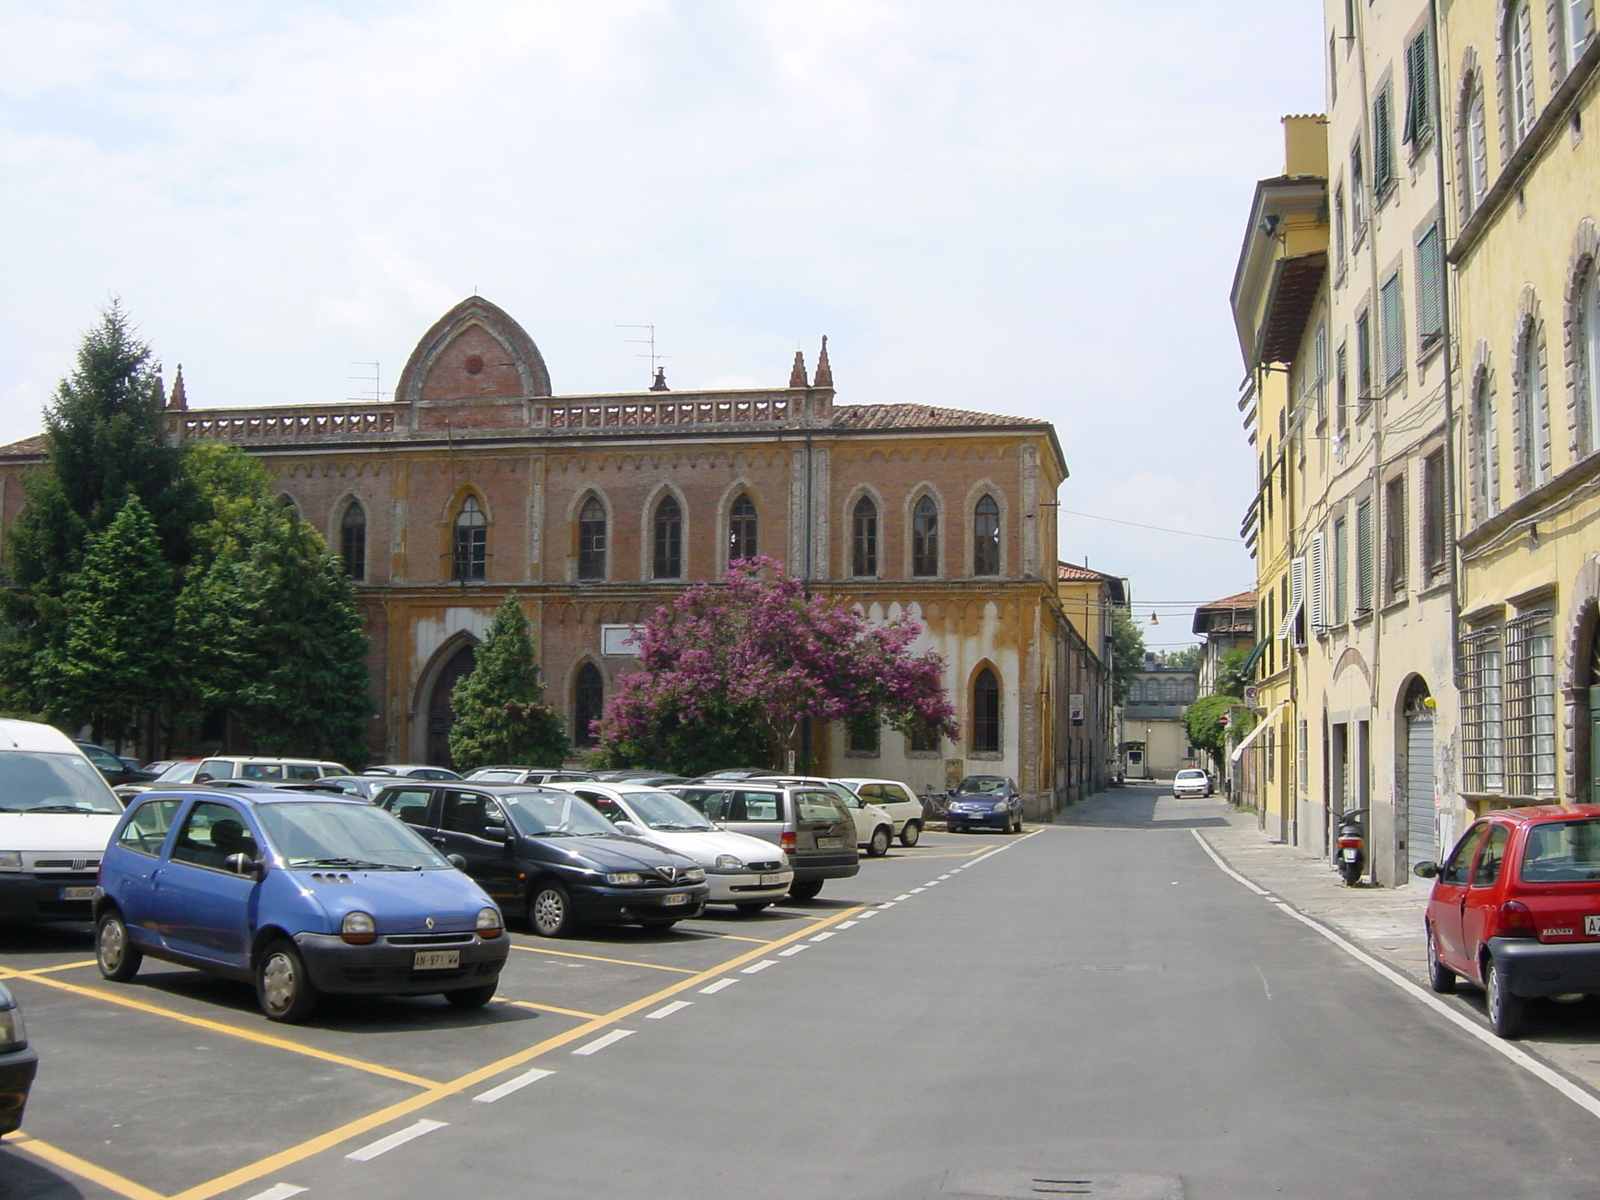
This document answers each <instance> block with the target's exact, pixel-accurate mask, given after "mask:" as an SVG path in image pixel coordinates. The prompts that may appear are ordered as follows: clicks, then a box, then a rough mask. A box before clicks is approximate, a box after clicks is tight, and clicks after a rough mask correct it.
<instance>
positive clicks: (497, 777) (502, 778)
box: [467, 768, 522, 783]
mask: <svg viewBox="0 0 1600 1200" xmlns="http://www.w3.org/2000/svg"><path fill="white" fill-rule="evenodd" d="M521 776H522V772H521V771H513V770H511V769H510V768H505V769H502V770H493V771H491V770H489V769H487V768H486V769H484V770H482V771H474V772H473V773H472V774H471V775H468V776H467V778H468V779H475V780H477V781H478V782H479V783H515V782H516V781H517V780H518V779H519V778H521Z"/></svg>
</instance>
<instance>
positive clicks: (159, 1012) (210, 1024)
mask: <svg viewBox="0 0 1600 1200" xmlns="http://www.w3.org/2000/svg"><path fill="white" fill-rule="evenodd" d="M9 974H10V975H11V976H13V977H15V976H16V975H17V974H18V972H14V971H13V972H9ZM25 978H27V979H28V980H29V981H30V982H32V983H37V984H40V985H41V986H43V987H53V988H57V989H59V990H61V991H63V992H72V993H74V994H76V995H79V996H88V997H89V998H90V999H92V1000H104V1001H106V1002H107V1003H109V1004H120V1005H122V1006H123V1007H124V1008H131V1009H135V1010H136V1011H138V1012H146V1013H151V1014H153V1015H155V1016H158V1017H166V1018H168V1019H169V1020H173V1021H180V1022H182V1023H183V1024H185V1025H193V1026H195V1027H196V1028H198V1029H208V1030H210V1031H212V1032H213V1033H224V1034H227V1035H228V1036H229V1037H236V1038H239V1039H241V1040H243V1041H246V1042H255V1043H256V1044H257V1045H261V1046H271V1047H273V1049H275V1050H288V1051H290V1052H291V1053H294V1054H304V1055H305V1056H306V1057H307V1058H319V1059H321V1060H322V1061H323V1062H331V1063H337V1064H338V1065H339V1066H341V1067H350V1068H352V1069H354V1070H357V1071H366V1072H367V1073H368V1074H371V1075H381V1076H383V1078H385V1079H393V1080H397V1081H398V1082H400V1083H406V1084H410V1085H411V1086H412V1087H420V1088H432V1087H438V1086H439V1082H438V1080H436V1079H425V1078H423V1077H422V1076H421V1075H411V1074H408V1073H407V1072H405V1071H396V1070H394V1069H393V1068H392V1067H385V1066H380V1065H379V1064H378V1063H370V1062H363V1061H362V1060H361V1059H359V1058H348V1057H346V1056H345V1055H343V1054H334V1053H333V1052H332V1051H330V1050H318V1049H317V1048H316V1047H314V1046H307V1045H303V1044H302V1043H300V1042H291V1041H290V1040H289V1039H287V1038H280V1037H273V1036H272V1035H271V1034H270V1033H261V1032H258V1031H257V1030H254V1029H245V1028H243V1027H241V1026H238V1025H227V1024H224V1023H223V1022H221V1021H210V1020H207V1019H206V1018H205V1017H192V1016H190V1015H189V1014H188V1013H181V1012H177V1011H175V1010H173V1009H170V1008H162V1007H160V1006H159V1005H155V1004H146V1003H145V1002H144V1001H143V1000H135V999H133V998H132V997H131V996H119V995H117V994H116V993H115V992H110V991H106V990H105V989H103V988H86V987H80V986H78V985H77V984H75V983H63V982H62V981H61V980H59V979H46V978H45V977H44V976H42V975H28V976H25Z"/></svg>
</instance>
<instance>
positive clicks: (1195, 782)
mask: <svg viewBox="0 0 1600 1200" xmlns="http://www.w3.org/2000/svg"><path fill="white" fill-rule="evenodd" d="M1211 791H1212V788H1211V776H1210V775H1207V774H1206V773H1205V772H1204V771H1202V770H1200V769H1198V768H1196V767H1186V768H1184V769H1183V770H1182V771H1179V772H1178V773H1177V775H1175V776H1173V779H1172V798H1173V799H1174V800H1176V799H1178V798H1179V797H1181V796H1209V795H1211Z"/></svg>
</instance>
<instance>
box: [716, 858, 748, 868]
mask: <svg viewBox="0 0 1600 1200" xmlns="http://www.w3.org/2000/svg"><path fill="white" fill-rule="evenodd" d="M717 870H719V871H742V870H744V864H743V863H742V862H740V861H739V860H738V859H737V858H735V857H734V856H733V855H731V854H719V855H717Z"/></svg>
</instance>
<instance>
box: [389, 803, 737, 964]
mask: <svg viewBox="0 0 1600 1200" xmlns="http://www.w3.org/2000/svg"><path fill="white" fill-rule="evenodd" d="M374 803H375V804H377V805H378V806H379V807H380V808H384V809H387V810H388V811H390V812H392V813H393V814H394V815H395V816H397V817H399V818H400V819H401V820H402V821H404V822H405V823H406V824H408V825H410V826H412V827H413V828H414V829H416V831H417V832H418V833H420V834H422V836H423V837H425V838H427V839H428V840H429V841H431V842H432V843H433V844H434V845H435V846H437V847H438V848H439V850H440V852H441V853H443V854H447V855H450V856H451V857H452V858H460V859H461V860H462V862H463V863H464V864H465V865H464V866H462V868H461V869H462V870H463V871H465V872H466V873H467V874H468V875H470V876H471V877H472V878H473V879H475V880H476V881H477V882H478V884H479V885H480V886H481V887H482V888H483V890H484V891H486V892H488V893H489V895H490V896H491V897H493V898H494V900H495V901H496V902H497V903H498V904H499V905H500V907H501V908H502V909H503V910H504V911H506V912H520V913H524V914H526V916H527V919H528V924H530V925H531V926H533V931H534V932H535V933H537V934H539V935H541V936H542V937H561V936H563V935H565V934H568V933H571V932H572V931H573V929H574V928H576V926H578V925H580V924H584V923H592V924H612V925H621V924H635V925H643V926H645V927H646V928H652V929H666V928H669V927H671V926H672V925H675V924H677V922H679V921H681V920H683V919H684V918H685V917H693V916H698V915H699V913H700V911H701V910H702V909H703V908H704V907H705V903H706V897H707V896H709V895H710V894H711V889H710V888H709V887H708V886H707V884H706V873H705V870H704V868H702V867H701V866H699V865H698V864H697V863H696V862H695V861H694V860H693V859H691V858H688V857H686V856H684V855H682V854H675V853H673V852H672V851H670V850H662V849H659V848H657V847H655V846H652V845H651V844H650V843H649V842H646V841H643V840H641V839H640V838H635V837H625V836H623V835H622V834H620V833H618V832H617V831H616V829H615V828H614V827H613V826H612V824H611V822H610V821H608V820H606V819H605V818H604V817H603V816H601V815H600V813H599V812H597V811H596V810H595V809H594V808H593V807H591V806H590V805H589V804H588V803H587V802H586V801H583V800H580V799H579V798H578V797H577V796H575V795H573V794H572V793H571V792H558V791H555V790H553V789H551V790H545V789H542V788H531V787H526V786H523V785H520V784H493V783H490V784H473V783H471V782H465V783H456V784H450V783H432V782H430V781H428V780H421V779H417V780H405V781H402V782H391V783H390V784H389V785H388V786H387V787H385V788H384V789H383V790H382V791H381V792H379V793H378V795H377V796H376V797H375V799H374Z"/></svg>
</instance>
